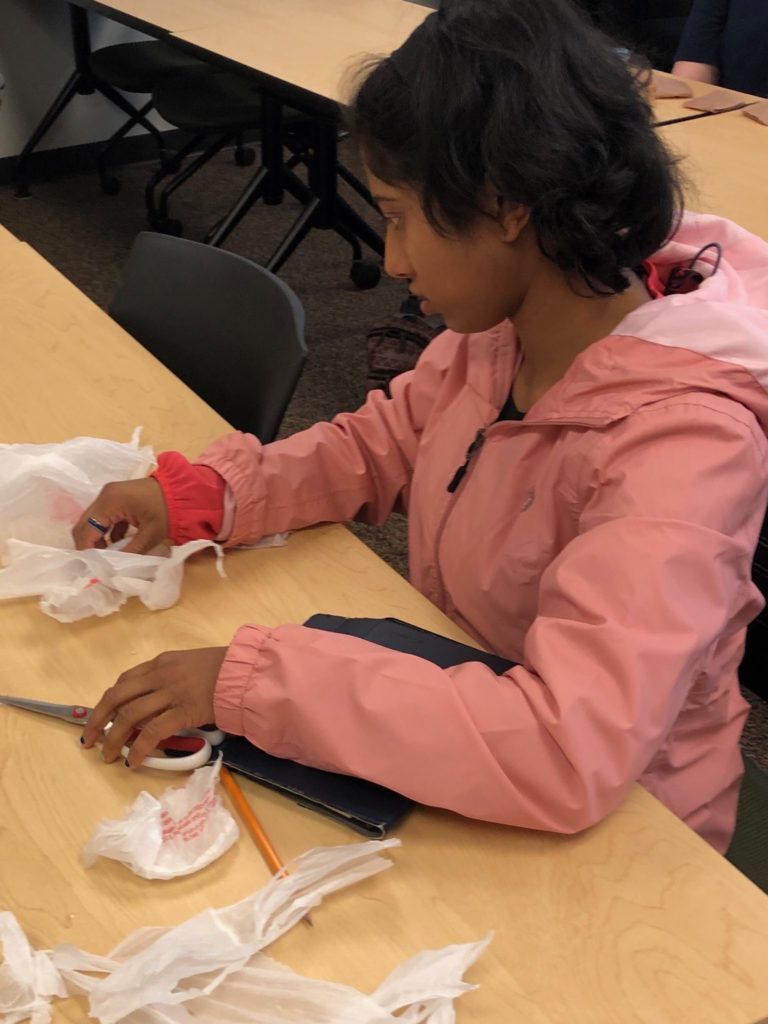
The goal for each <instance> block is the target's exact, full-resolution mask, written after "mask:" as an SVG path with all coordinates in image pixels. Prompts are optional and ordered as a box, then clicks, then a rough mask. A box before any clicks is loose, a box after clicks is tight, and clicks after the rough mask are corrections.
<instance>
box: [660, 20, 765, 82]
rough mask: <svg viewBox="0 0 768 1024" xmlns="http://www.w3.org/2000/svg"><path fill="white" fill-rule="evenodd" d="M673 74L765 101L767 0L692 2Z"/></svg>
mask: <svg viewBox="0 0 768 1024" xmlns="http://www.w3.org/2000/svg"><path fill="white" fill-rule="evenodd" d="M672 73H673V74H675V75H679V76H680V77H681V78H692V79H695V80H696V81H699V82H709V83H711V84H712V85H722V86H724V87H725V88H726V89H736V90H738V91H739V92H748V93H752V94H753V95H754V96H768V0H695V2H694V4H693V8H692V10H691V13H690V15H689V16H688V20H687V22H686V25H685V29H684V31H683V36H682V39H681V40H680V46H679V47H678V50H677V54H676V57H675V63H674V65H673V66H672Z"/></svg>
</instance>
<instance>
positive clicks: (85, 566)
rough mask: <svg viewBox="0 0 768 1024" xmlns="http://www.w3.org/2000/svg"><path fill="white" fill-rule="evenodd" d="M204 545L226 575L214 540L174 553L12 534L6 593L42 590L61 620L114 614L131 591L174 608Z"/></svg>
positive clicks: (4, 574)
mask: <svg viewBox="0 0 768 1024" xmlns="http://www.w3.org/2000/svg"><path fill="white" fill-rule="evenodd" d="M70 543H71V541H70ZM204 548H213V549H214V551H215V552H216V568H217V570H218V573H219V575H220V576H224V569H223V567H222V559H223V555H222V550H221V547H220V546H219V545H218V544H216V543H214V541H212V540H191V541H188V542H187V543H186V544H181V545H180V546H179V547H172V548H171V549H170V555H165V554H155V555H133V554H126V553H125V552H124V551H121V550H120V549H119V547H118V545H115V546H114V547H111V548H90V549H89V550H87V551H76V550H75V549H74V548H70V549H68V550H62V549H61V548H52V547H44V546H43V545H40V544H28V543H26V542H24V541H20V540H9V541H8V542H7V545H6V550H7V555H6V563H7V564H6V567H5V568H4V569H0V598H7V597H36V596H38V595H39V596H40V608H41V609H42V610H43V611H44V612H45V613H46V615H50V616H51V617H52V618H54V619H57V620H58V621H59V622H77V621H78V620H80V619H86V618H88V617H89V616H91V615H99V616H103V615H111V614H112V612H116V611H117V610H118V609H119V608H120V607H121V606H122V605H124V604H125V602H126V601H127V600H128V598H129V597H138V598H139V599H140V600H141V602H142V603H143V604H144V605H146V607H147V608H149V609H150V610H151V611H157V610H158V609H160V608H170V607H171V605H173V604H175V603H176V602H177V601H178V599H179V594H180V593H181V584H182V580H183V577H184V563H185V562H186V560H187V559H188V558H189V557H190V555H194V554H197V552H198V551H202V550H203V549H204ZM164 550H168V549H167V548H166V549H164Z"/></svg>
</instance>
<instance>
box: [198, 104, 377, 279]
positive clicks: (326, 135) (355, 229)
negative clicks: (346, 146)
mask: <svg viewBox="0 0 768 1024" xmlns="http://www.w3.org/2000/svg"><path fill="white" fill-rule="evenodd" d="M284 141H287V143H288V145H289V146H291V145H292V142H291V137H290V135H289V136H287V137H286V136H285V135H284V133H283V131H282V109H281V105H280V103H279V102H278V101H277V100H275V99H273V98H271V97H268V96H265V97H264V100H263V127H262V165H261V167H260V168H259V170H258V171H257V172H256V174H255V175H254V177H253V178H252V179H251V181H250V182H249V183H248V185H247V186H246V188H245V189H244V191H243V192H242V193H241V195H240V197H239V198H238V200H237V202H236V203H235V204H234V206H233V207H232V208H231V210H230V211H229V213H228V214H227V215H226V216H225V217H224V218H222V220H220V221H219V222H218V223H217V224H216V225H215V226H214V227H213V228H212V229H211V231H210V232H209V233H208V235H207V236H206V238H205V241H206V242H207V243H208V244H209V245H213V246H221V245H223V243H224V242H225V241H226V239H227V238H228V237H229V235H230V234H231V233H232V231H234V229H235V228H236V227H237V225H238V224H239V223H240V221H241V220H242V219H243V217H244V216H245V215H246V214H247V213H248V211H249V210H250V209H251V207H252V206H253V205H254V204H255V203H256V202H258V200H260V199H263V200H264V202H265V203H267V204H274V203H279V202H280V201H281V200H282V196H283V193H284V192H287V193H288V194H289V195H291V196H293V198H295V199H297V200H298V201H299V202H300V203H301V204H302V206H303V209H302V210H301V212H300V213H299V215H298V217H297V218H296V220H295V221H294V223H293V224H292V226H291V228H290V229H289V230H288V232H287V234H286V235H285V237H284V238H283V239H282V241H281V242H280V243H279V245H278V246H277V248H276V249H275V251H274V252H273V253H272V255H271V256H270V258H269V259H268V260H267V262H266V263H265V264H264V265H265V267H266V268H267V270H271V271H272V273H277V272H278V271H279V270H280V268H281V267H282V266H283V264H284V263H285V262H286V260H287V259H288V258H289V257H290V256H291V254H292V253H293V252H294V251H295V250H296V248H297V247H298V246H299V245H300V244H301V242H302V241H303V239H304V238H306V236H307V234H308V233H309V232H310V231H311V230H312V229H313V228H319V229H320V230H325V231H334V232H335V233H336V234H337V235H339V236H340V237H341V238H343V239H344V241H345V242H347V243H348V244H349V245H350V246H351V248H352V266H351V268H350V278H351V280H352V281H353V283H354V284H355V285H356V287H358V288H361V289H365V288H373V287H375V286H376V285H377V284H378V282H379V280H380V278H381V270H380V268H379V266H378V264H377V263H375V262H372V261H369V260H366V259H364V257H363V249H362V244H363V243H364V244H365V245H367V246H368V247H369V248H370V249H372V250H373V252H374V253H376V255H377V256H380V257H381V256H383V255H384V241H383V239H382V238H381V236H380V235H379V234H378V233H377V232H376V231H374V229H373V228H372V227H371V226H370V224H368V223H367V222H366V221H365V220H364V219H363V218H362V217H361V216H360V214H359V213H357V211H356V210H354V209H353V208H352V207H351V206H350V205H349V203H348V202H347V201H346V200H345V199H343V198H342V197H341V196H340V195H339V193H338V187H337V185H338V177H339V176H340V177H342V178H344V179H345V180H346V181H348V182H349V183H350V184H351V185H352V187H353V188H354V189H355V191H356V192H358V194H359V195H361V196H362V197H363V198H364V199H365V200H366V201H367V202H369V203H370V204H372V205H373V200H372V197H371V196H370V193H369V192H368V190H367V189H366V188H365V187H364V186H363V185H362V184H361V183H360V182H359V181H358V180H357V178H355V177H354V175H352V174H351V173H350V172H349V171H347V169H346V168H344V167H343V166H342V165H340V164H339V162H338V155H337V148H338V126H337V124H336V121H335V120H334V119H332V118H323V117H315V118H314V119H313V120H312V121H311V122H309V123H308V124H307V126H306V130H305V132H304V133H302V134H301V135H300V136H298V138H297V139H295V140H294V141H293V145H292V148H293V149H294V152H293V155H292V157H291V158H290V160H289V161H288V162H284V160H283V142H284ZM298 163H306V165H307V168H308V182H309V183H308V184H306V183H305V182H303V181H302V180H301V179H300V178H299V177H298V176H297V175H296V174H294V173H293V168H294V167H295V166H296V164H298Z"/></svg>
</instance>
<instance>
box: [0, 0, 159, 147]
mask: <svg viewBox="0 0 768 1024" xmlns="http://www.w3.org/2000/svg"><path fill="white" fill-rule="evenodd" d="M157 2H158V3H162V0H157ZM89 20H90V25H91V45H92V48H93V49H96V48H98V47H99V46H108V45H109V44H111V43H122V42H130V41H131V40H136V39H142V38H145V37H143V36H141V35H140V34H139V33H138V32H134V31H132V30H131V29H129V28H126V27H125V26H123V25H118V24H117V23H116V22H114V21H108V20H107V19H105V18H101V17H98V16H97V15H94V14H89ZM72 70H73V59H72V42H71V34H70V27H69V8H68V6H67V4H66V3H65V0H0V74H2V75H3V76H4V78H5V89H4V90H3V91H2V93H0V99H2V106H0V158H2V157H7V156H15V155H16V154H18V153H20V152H21V150H22V149H23V148H24V144H25V143H26V141H27V139H28V138H29V137H30V135H31V134H32V132H33V131H34V129H35V127H36V126H37V124H38V122H39V120H40V118H41V117H42V116H43V114H44V113H45V111H46V110H47V109H48V107H49V106H50V105H51V103H52V102H53V100H54V99H55V97H56V95H57V93H58V92H59V90H60V89H61V87H62V86H63V85H64V83H65V82H66V80H67V78H68V77H69V75H70V74H71V72H72ZM129 98H130V99H132V100H134V99H137V97H129ZM124 120H125V115H124V114H122V113H121V112H120V111H118V110H116V109H115V108H114V107H113V106H112V104H111V103H110V102H109V101H108V100H106V99H104V98H103V97H102V96H100V95H98V93H94V94H93V95H91V96H75V98H74V99H73V100H72V101H71V102H70V104H69V106H68V107H67V108H66V110H65V111H64V113H63V114H62V115H61V116H60V117H59V119H58V121H57V122H56V124H55V125H54V126H53V127H52V128H51V129H50V131H49V132H48V134H47V135H46V136H45V137H44V138H43V140H42V142H41V143H40V145H39V146H38V149H40V150H42V149H58V148H61V147H64V146H76V145H78V144H80V143H85V142H95V141H99V140H101V139H107V138H109V136H110V135H111V134H112V132H114V131H115V130H116V129H117V128H118V127H119V126H120V125H121V124H122V123H123V121H124ZM158 123H162V122H159V121H158ZM138 130H139V131H142V130H143V129H138Z"/></svg>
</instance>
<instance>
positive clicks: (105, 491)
mask: <svg viewBox="0 0 768 1024" xmlns="http://www.w3.org/2000/svg"><path fill="white" fill-rule="evenodd" d="M89 519H92V520H94V521H95V522H97V523H99V524H101V526H102V527H103V528H104V529H101V530H100V529H99V528H98V527H97V526H94V525H93V524H92V523H89V522H88V520H89ZM129 526H134V527H136V534H135V536H133V537H132V538H131V540H130V543H129V544H126V546H125V548H124V549H123V550H124V551H127V552H130V553H132V554H146V552H147V551H151V550H152V549H153V548H156V547H157V545H158V544H162V542H163V541H164V540H167V538H168V531H169V525H168V509H167V507H166V504H165V497H164V496H163V491H162V488H161V487H160V484H159V483H158V482H157V480H155V479H154V477H146V478H145V479H143V480H124V481H120V482H117V483H111V484H107V485H106V486H105V487H102V489H101V491H100V492H99V496H98V497H97V498H96V500H95V501H94V502H93V504H92V505H89V506H88V508H87V509H86V510H85V512H83V514H82V515H81V516H80V518H79V519H78V521H77V522H76V523H75V525H74V527H73V529H72V537H73V539H74V542H75V547H76V548H78V549H81V550H82V549H83V548H103V547H106V544H107V539H109V540H110V541H111V542H112V543H114V542H115V541H118V540H121V539H122V538H123V537H124V536H125V533H126V531H127V529H128V527H129Z"/></svg>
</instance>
